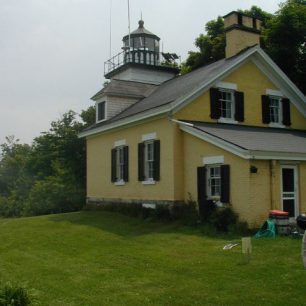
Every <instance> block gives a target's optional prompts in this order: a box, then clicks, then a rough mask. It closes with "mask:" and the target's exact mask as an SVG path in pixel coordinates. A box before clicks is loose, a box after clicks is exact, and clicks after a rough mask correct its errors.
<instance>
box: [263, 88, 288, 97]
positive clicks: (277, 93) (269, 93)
mask: <svg viewBox="0 0 306 306" xmlns="http://www.w3.org/2000/svg"><path fill="white" fill-rule="evenodd" d="M266 95H267V96H277V97H281V98H283V97H284V95H283V94H282V92H281V91H279V90H275V89H266Z"/></svg>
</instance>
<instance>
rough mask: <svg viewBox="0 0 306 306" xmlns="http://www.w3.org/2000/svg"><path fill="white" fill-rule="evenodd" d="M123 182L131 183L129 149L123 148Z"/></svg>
mask: <svg viewBox="0 0 306 306" xmlns="http://www.w3.org/2000/svg"><path fill="white" fill-rule="evenodd" d="M123 180H124V181H125V182H128V181H129V147H128V146H125V147H123Z"/></svg>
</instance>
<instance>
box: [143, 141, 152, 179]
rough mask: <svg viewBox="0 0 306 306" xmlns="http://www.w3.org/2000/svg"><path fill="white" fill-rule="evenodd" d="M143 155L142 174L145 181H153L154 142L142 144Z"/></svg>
mask: <svg viewBox="0 0 306 306" xmlns="http://www.w3.org/2000/svg"><path fill="white" fill-rule="evenodd" d="M144 144H145V146H144V148H145V154H144V159H145V160H144V174H145V180H146V181H149V180H153V179H154V142H153V140H152V141H147V142H145V143H144Z"/></svg>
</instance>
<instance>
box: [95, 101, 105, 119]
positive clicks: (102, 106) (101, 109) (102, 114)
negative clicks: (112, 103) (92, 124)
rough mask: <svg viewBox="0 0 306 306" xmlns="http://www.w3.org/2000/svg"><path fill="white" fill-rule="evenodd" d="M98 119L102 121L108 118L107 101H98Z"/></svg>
mask: <svg viewBox="0 0 306 306" xmlns="http://www.w3.org/2000/svg"><path fill="white" fill-rule="evenodd" d="M96 119H97V122H100V121H103V120H105V119H106V102H105V101H103V102H99V103H97V105H96Z"/></svg>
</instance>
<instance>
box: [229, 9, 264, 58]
mask: <svg viewBox="0 0 306 306" xmlns="http://www.w3.org/2000/svg"><path fill="white" fill-rule="evenodd" d="M223 18H224V30H225V38H226V48H225V56H226V58H229V57H231V56H234V55H236V54H238V53H239V52H240V51H241V50H243V49H245V48H247V47H252V46H254V45H259V38H260V25H261V21H260V20H259V19H257V18H254V17H249V16H246V15H244V14H242V13H239V12H235V11H233V12H230V13H229V14H227V15H225V16H223Z"/></svg>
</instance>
